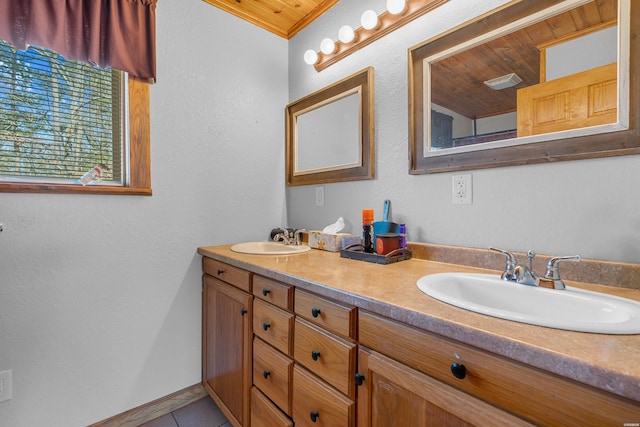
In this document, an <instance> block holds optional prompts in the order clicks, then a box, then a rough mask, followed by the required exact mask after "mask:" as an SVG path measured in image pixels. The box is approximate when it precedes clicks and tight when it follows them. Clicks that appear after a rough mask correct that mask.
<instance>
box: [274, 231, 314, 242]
mask: <svg viewBox="0 0 640 427" xmlns="http://www.w3.org/2000/svg"><path fill="white" fill-rule="evenodd" d="M305 231H307V230H305V229H304V228H301V229H299V230H295V231H293V230H290V229H286V228H282V232H281V233H278V234H276V235H274V236H273V241H274V242H280V241H282V242H283V243H284V244H285V245H294V246H300V245H302V233H303V232H305Z"/></svg>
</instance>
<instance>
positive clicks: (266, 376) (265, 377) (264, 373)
mask: <svg viewBox="0 0 640 427" xmlns="http://www.w3.org/2000/svg"><path fill="white" fill-rule="evenodd" d="M269 375H271V371H264V372H263V373H262V376H263V377H264V379H265V380H266V379H267V378H269Z"/></svg>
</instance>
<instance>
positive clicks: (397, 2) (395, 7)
mask: <svg viewBox="0 0 640 427" xmlns="http://www.w3.org/2000/svg"><path fill="white" fill-rule="evenodd" d="M406 7H407V2H406V1H405V0H387V12H389V13H390V14H392V15H398V14H400V13H402V12H404V9H405V8H406Z"/></svg>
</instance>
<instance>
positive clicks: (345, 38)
mask: <svg viewBox="0 0 640 427" xmlns="http://www.w3.org/2000/svg"><path fill="white" fill-rule="evenodd" d="M355 38H356V33H354V32H353V28H351V26H350V25H343V26H342V27H340V30H339V31H338V39H340V41H341V42H342V43H351V42H352V41H353V40H354V39H355Z"/></svg>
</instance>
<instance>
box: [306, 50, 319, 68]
mask: <svg viewBox="0 0 640 427" xmlns="http://www.w3.org/2000/svg"><path fill="white" fill-rule="evenodd" d="M304 62H306V63H307V64H309V65H313V64H315V63H316V62H318V54H317V53H316V51H315V50H313V49H309V50H308V51H306V52H305V53H304Z"/></svg>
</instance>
